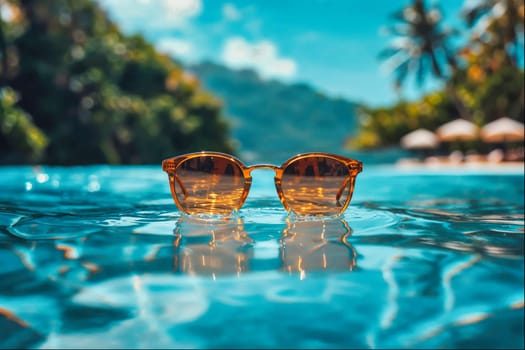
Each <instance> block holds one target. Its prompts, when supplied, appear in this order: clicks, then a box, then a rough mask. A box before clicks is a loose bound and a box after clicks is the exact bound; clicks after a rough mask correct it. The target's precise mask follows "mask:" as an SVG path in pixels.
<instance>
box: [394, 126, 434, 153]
mask: <svg viewBox="0 0 525 350" xmlns="http://www.w3.org/2000/svg"><path fill="white" fill-rule="evenodd" d="M438 144H439V140H438V138H437V136H436V134H434V133H433V132H432V131H430V130H427V129H422V128H421V129H417V130H414V131H412V132H409V133H408V134H406V135H405V136H403V137H402V138H401V146H402V147H403V148H406V149H432V148H436V147H437V146H438Z"/></svg>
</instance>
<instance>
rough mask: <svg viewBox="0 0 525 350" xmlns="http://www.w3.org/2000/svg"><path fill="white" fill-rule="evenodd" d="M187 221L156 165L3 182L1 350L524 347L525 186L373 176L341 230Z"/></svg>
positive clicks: (257, 203)
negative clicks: (19, 349) (22, 349)
mask: <svg viewBox="0 0 525 350" xmlns="http://www.w3.org/2000/svg"><path fill="white" fill-rule="evenodd" d="M253 175H254V179H253V185H252V190H251V193H250V195H249V196H248V199H247V201H246V203H245V206H244V207H243V208H242V209H241V211H240V213H239V216H238V218H236V219H234V220H229V221H202V220H196V219H193V218H190V217H185V216H181V215H180V214H179V212H178V211H177V210H176V207H175V205H174V203H173V200H172V198H171V194H170V192H169V187H168V181H167V177H166V175H165V174H164V173H163V172H162V171H161V170H160V167H158V166H143V167H125V166H123V167H111V166H90V167H70V168H66V167H3V168H0V181H1V191H0V347H1V348H7V347H31V348H181V347H188V348H247V347H249V348H268V347H278V348H466V347H474V348H478V347H482V348H486V347H498V348H509V347H510V348H523V347H524V333H523V327H524V307H523V305H524V287H523V284H524V202H523V201H524V199H523V196H524V184H523V179H524V177H523V169H522V168H513V169H510V170H509V169H503V170H502V169H498V168H496V169H484V168H475V169H463V170H461V169H460V170H457V169H456V170H454V169H448V170H435V169H434V170H433V169H431V170H428V169H397V168H395V167H393V166H368V167H367V166H366V164H365V170H364V171H363V173H361V174H360V175H359V176H358V179H357V183H356V188H355V192H354V197H353V200H352V203H351V204H350V206H349V208H348V210H347V211H346V213H345V215H344V216H343V217H341V218H339V219H325V220H297V219H293V218H292V219H291V218H289V217H287V215H286V213H285V212H284V209H283V208H282V206H281V204H280V202H279V200H278V198H277V195H276V193H275V188H274V185H273V174H272V173H271V172H269V171H266V170H260V171H257V172H254V173H253Z"/></svg>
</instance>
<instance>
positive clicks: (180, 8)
mask: <svg viewBox="0 0 525 350" xmlns="http://www.w3.org/2000/svg"><path fill="white" fill-rule="evenodd" d="M163 10H164V12H163V14H164V17H165V18H166V19H169V20H171V21H174V22H173V23H172V24H174V25H183V24H185V23H186V21H188V20H189V19H191V18H192V17H196V16H198V15H200V14H201V12H202V1H201V0H163Z"/></svg>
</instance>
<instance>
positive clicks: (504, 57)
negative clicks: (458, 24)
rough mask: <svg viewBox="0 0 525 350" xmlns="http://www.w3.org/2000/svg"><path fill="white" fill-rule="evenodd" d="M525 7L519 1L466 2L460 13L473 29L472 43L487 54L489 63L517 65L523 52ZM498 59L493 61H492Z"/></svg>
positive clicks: (481, 0) (489, 0) (488, 0)
mask: <svg viewBox="0 0 525 350" xmlns="http://www.w3.org/2000/svg"><path fill="white" fill-rule="evenodd" d="M524 7H525V5H524V4H523V1H522V0H479V1H477V2H475V3H472V2H467V3H466V5H465V6H464V8H463V11H462V15H463V17H464V18H465V21H466V23H467V25H468V26H469V27H471V28H472V37H471V44H472V45H473V46H474V47H479V48H480V49H481V50H482V51H484V52H481V53H480V54H482V55H485V56H488V58H489V61H490V62H489V64H490V63H492V64H491V65H492V66H494V65H496V66H498V65H499V66H501V65H502V64H512V65H514V66H517V65H518V62H519V57H520V53H522V52H523V21H524V12H525V10H524ZM495 60H496V61H497V62H494V61H495Z"/></svg>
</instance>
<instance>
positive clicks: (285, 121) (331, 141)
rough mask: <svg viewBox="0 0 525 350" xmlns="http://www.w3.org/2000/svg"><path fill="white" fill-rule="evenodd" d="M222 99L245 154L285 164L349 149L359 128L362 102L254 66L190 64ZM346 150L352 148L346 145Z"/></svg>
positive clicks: (252, 159)
mask: <svg viewBox="0 0 525 350" xmlns="http://www.w3.org/2000/svg"><path fill="white" fill-rule="evenodd" d="M188 68H189V70H190V71H191V72H193V73H194V74H195V75H196V76H197V77H198V78H199V80H200V81H201V84H202V85H203V86H204V87H205V88H206V89H207V90H209V91H211V92H213V93H214V94H215V95H216V96H218V97H219V98H221V99H222V100H223V103H224V109H225V112H226V115H227V118H228V119H229V121H230V124H231V126H232V133H233V135H232V136H233V137H234V138H235V139H236V141H237V142H238V146H239V150H240V156H241V158H242V159H243V160H245V161H247V162H272V163H278V164H280V163H281V162H283V161H284V160H286V159H287V158H289V157H291V156H292V155H294V154H296V153H302V152H333V153H343V154H344V153H345V149H344V143H345V140H346V139H347V138H348V137H350V136H351V135H355V134H356V132H357V121H356V117H355V113H356V108H357V107H358V105H357V104H355V103H352V102H350V101H347V100H345V99H342V98H334V97H329V96H326V95H324V94H322V93H320V92H318V91H316V90H315V89H314V88H312V87H310V86H308V85H306V84H300V83H295V84H286V83H282V82H278V81H275V80H271V81H268V80H263V79H261V78H260V77H259V76H258V75H257V74H256V73H255V72H254V71H253V70H249V69H243V70H233V69H230V68H227V67H225V66H222V65H219V64H216V63H211V62H204V63H200V64H197V65H193V66H190V67H188ZM346 152H347V150H346Z"/></svg>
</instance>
